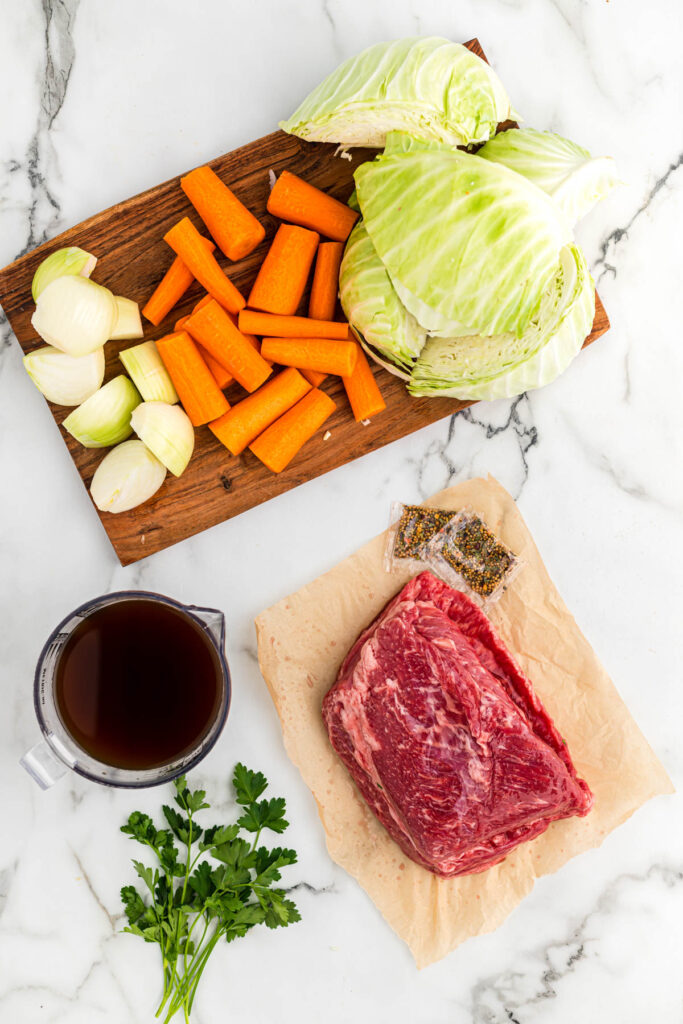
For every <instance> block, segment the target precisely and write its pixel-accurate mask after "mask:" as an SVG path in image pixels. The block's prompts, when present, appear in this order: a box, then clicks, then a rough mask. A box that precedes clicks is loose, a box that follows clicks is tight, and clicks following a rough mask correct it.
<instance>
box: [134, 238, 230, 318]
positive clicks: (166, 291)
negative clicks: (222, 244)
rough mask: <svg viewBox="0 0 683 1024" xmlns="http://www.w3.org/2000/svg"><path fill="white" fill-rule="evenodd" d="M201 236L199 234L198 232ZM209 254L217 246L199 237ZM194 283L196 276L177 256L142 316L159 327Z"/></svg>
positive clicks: (207, 239)
mask: <svg viewBox="0 0 683 1024" xmlns="http://www.w3.org/2000/svg"><path fill="white" fill-rule="evenodd" d="M197 234H199V232H197ZM199 237H200V238H201V240H202V243H203V244H204V245H205V246H206V248H207V250H208V252H210V253H212V252H213V251H214V249H215V248H216V246H215V245H214V244H213V242H212V241H211V239H210V238H204V236H203V235H199ZM193 281H194V274H193V273H192V271H191V270H189V269H188V267H187V266H186V264H185V263H184V261H183V260H181V258H180V256H176V258H175V259H174V260H173V263H172V264H171V266H170V267H169V268H168V270H167V271H166V273H165V274H164V276H163V277H162V279H161V281H160V282H159V284H158V285H157V286H156V288H155V289H154V291H153V293H152V295H151V297H150V299H149V301H148V302H147V303H146V305H144V306H143V307H142V315H143V316H144V317H145V319H146V320H149V322H150V323H151V324H154V326H155V327H158V326H159V324H160V323H161V321H162V320H163V319H164V317H165V316H166V314H167V313H169V312H170V311H171V310H172V309H173V307H174V306H175V304H176V303H177V302H179V301H180V299H181V298H182V297H183V295H184V294H185V292H186V291H187V289H188V288H189V287H190V285H191V284H192V282H193Z"/></svg>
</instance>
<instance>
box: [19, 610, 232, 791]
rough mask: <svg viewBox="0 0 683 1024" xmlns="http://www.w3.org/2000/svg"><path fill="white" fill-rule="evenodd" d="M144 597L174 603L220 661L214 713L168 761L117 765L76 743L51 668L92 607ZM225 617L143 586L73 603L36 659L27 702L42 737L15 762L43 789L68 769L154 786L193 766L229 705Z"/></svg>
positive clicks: (114, 782) (108, 781)
mask: <svg viewBox="0 0 683 1024" xmlns="http://www.w3.org/2000/svg"><path fill="white" fill-rule="evenodd" d="M135 600H146V601H152V602H157V603H160V604H162V605H166V606H167V607H168V608H171V609H174V610H175V611H176V612H178V613H180V614H181V615H182V616H184V617H185V618H187V619H189V620H190V621H191V622H192V623H194V624H195V626H197V627H199V629H200V630H201V632H202V633H203V635H204V637H205V639H206V640H207V641H208V642H209V644H210V645H211V646H212V647H213V650H214V651H215V654H216V657H217V661H218V665H219V667H220V696H219V702H218V707H217V710H216V713H215V715H214V716H213V717H212V719H211V721H210V724H209V726H208V728H207V730H206V732H205V733H204V734H203V735H202V736H201V738H200V739H199V740H198V741H197V743H196V744H195V745H194V746H193V748H192V749H191V750H189V751H187V750H186V751H184V753H183V754H182V755H180V756H178V757H177V758H176V759H175V760H173V761H170V762H169V763H166V764H163V765H160V766H158V767H153V768H145V769H139V770H137V769H130V768H118V767H115V766H113V765H111V764H106V763H105V762H103V761H99V760H98V759H97V758H96V757H93V756H92V755H91V754H89V753H88V752H87V751H86V750H84V749H83V747H82V746H80V745H79V744H78V743H77V742H76V740H75V739H74V738H73V736H72V735H71V733H70V732H69V730H68V729H67V728H66V726H65V724H64V722H63V720H62V717H61V715H60V712H59V708H58V705H57V701H56V698H55V682H56V674H57V673H56V670H57V665H58V664H59V659H60V656H61V654H62V651H63V650H64V647H65V645H66V643H67V641H68V639H69V637H70V636H71V634H72V633H73V631H74V630H75V629H76V628H77V627H78V626H79V625H80V624H81V623H82V622H83V621H84V620H85V619H87V618H88V617H89V616H90V615H92V614H93V612H95V611H99V610H100V609H102V608H106V607H108V606H110V605H113V604H116V603H117V602H124V601H126V602H129V601H135ZM224 648H225V618H224V616H223V613H222V612H220V611H217V610H216V609H214V608H201V607H197V606H196V605H184V604H181V603H179V602H178V601H174V600H173V599H172V598H170V597H165V596H164V595H162V594H155V593H151V592H149V591H144V590H124V591H119V592H117V593H114V594H105V595H103V596H102V597H98V598H95V599H94V600H92V601H88V602H86V603H85V604H82V605H81V606H80V607H78V608H76V610H75V611H73V612H71V613H70V614H69V615H67V616H66V618H64V619H63V620H62V621H61V622H60V623H59V625H58V626H57V627H56V628H55V629H54V630H53V631H52V633H51V635H50V636H49V638H48V640H47V641H46V643H45V646H44V647H43V650H42V652H41V654H40V658H39V659H38V665H37V667H36V673H35V679H34V686H33V704H34V708H35V712H36V717H37V719H38V724H39V726H40V730H41V732H42V734H43V739H42V740H41V741H40V742H39V743H37V744H36V746H34V747H32V748H31V750H29V751H28V753H26V754H25V755H24V756H23V757H22V758H21V762H20V763H21V765H22V766H23V767H24V768H25V769H26V771H27V772H28V773H29V775H31V777H32V778H33V779H34V780H35V782H37V783H38V785H39V786H41V788H42V789H48V788H49V787H50V786H52V785H53V784H54V783H55V782H57V780H58V779H59V778H61V777H62V776H63V775H64V774H65V773H66V772H67V771H69V770H71V771H74V772H76V773H77V774H78V775H82V776H83V777H84V778H86V779H90V780H91V781H92V782H99V783H101V784H102V785H105V786H119V787H123V788H142V787H145V786H156V785H160V784H161V783H164V782H168V781H169V780H170V779H174V778H176V777H177V776H178V775H182V774H183V773H184V772H187V771H189V770H190V769H191V768H193V767H194V766H195V765H196V764H197V763H198V762H199V761H200V760H201V759H202V758H203V757H204V756H205V755H206V754H207V753H208V752H209V750H211V748H212V747H213V745H214V743H215V742H216V740H217V739H218V736H219V735H220V732H221V730H222V728H223V726H224V725H225V721H226V718H227V716H228V710H229V707H230V695H231V682H230V670H229V668H228V664H227V661H226V659H225V650H224Z"/></svg>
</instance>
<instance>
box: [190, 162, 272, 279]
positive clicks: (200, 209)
mask: <svg viewBox="0 0 683 1024" xmlns="http://www.w3.org/2000/svg"><path fill="white" fill-rule="evenodd" d="M180 187H181V188H182V190H183V192H184V193H185V195H186V196H187V198H188V199H189V200H190V202H191V203H192V205H193V206H194V208H195V210H196V211H197V213H198V214H199V216H200V217H201V218H202V220H203V221H204V223H205V224H206V226H207V228H208V229H209V231H210V233H211V236H212V238H214V239H215V240H216V242H217V243H218V245H219V247H220V248H221V249H222V251H223V252H224V253H225V255H226V256H227V257H228V259H229V260H241V259H242V257H243V256H248V254H249V253H250V252H252V251H253V250H254V249H255V248H256V246H257V245H258V244H259V242H261V241H262V240H263V238H264V236H265V233H266V231H265V228H264V227H263V225H262V224H261V223H260V222H259V221H258V220H257V219H256V217H255V216H254V215H253V213H251V212H250V211H249V210H248V209H247V208H246V206H245V205H244V203H241V202H240V200H239V199H238V198H237V196H236V195H235V194H234V193H233V192H231V190H230V189H229V188H228V186H227V185H226V184H225V183H224V182H222V181H221V179H220V178H219V177H218V175H217V174H216V173H215V172H214V171H212V170H211V168H210V167H206V166H204V167H196V168H195V170H194V171H190V173H189V174H186V175H185V176H184V177H183V178H181V179H180Z"/></svg>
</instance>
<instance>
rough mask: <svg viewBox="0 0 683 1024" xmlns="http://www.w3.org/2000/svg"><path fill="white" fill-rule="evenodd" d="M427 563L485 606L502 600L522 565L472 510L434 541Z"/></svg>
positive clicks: (464, 511) (457, 516)
mask: <svg viewBox="0 0 683 1024" xmlns="http://www.w3.org/2000/svg"><path fill="white" fill-rule="evenodd" d="M424 561H425V562H426V564H427V565H428V566H429V568H430V569H432V570H433V571H434V572H435V573H436V574H437V575H438V576H440V577H441V579H442V580H445V581H446V583H448V584H449V585H450V586H452V587H456V588H457V589H458V590H465V591H466V592H467V593H469V594H470V596H471V597H474V598H475V599H478V600H479V602H480V603H484V604H485V603H487V602H489V601H495V600H497V599H498V598H499V597H500V595H501V594H502V593H503V591H504V590H505V588H506V587H507V586H508V585H509V584H510V583H511V582H512V580H513V579H514V577H515V576H516V575H517V573H518V572H519V570H520V569H521V567H522V564H523V561H522V559H521V558H520V557H519V555H515V554H514V552H512V551H510V549H509V548H507V547H506V546H505V545H504V544H503V543H502V542H501V541H500V540H498V538H497V537H496V535H495V534H494V533H492V532H491V530H489V528H488V526H487V525H486V523H484V522H483V520H482V519H480V517H479V516H478V515H477V514H476V512H474V511H473V510H472V509H471V508H465V509H462V510H461V511H459V512H458V513H456V514H455V515H454V516H453V517H452V519H451V520H450V522H449V523H448V524H447V525H446V526H445V527H444V529H443V530H441V531H439V533H437V534H435V535H434V536H433V537H432V538H431V540H430V541H429V543H428V544H427V550H426V551H425V553H424ZM463 584H464V586H463Z"/></svg>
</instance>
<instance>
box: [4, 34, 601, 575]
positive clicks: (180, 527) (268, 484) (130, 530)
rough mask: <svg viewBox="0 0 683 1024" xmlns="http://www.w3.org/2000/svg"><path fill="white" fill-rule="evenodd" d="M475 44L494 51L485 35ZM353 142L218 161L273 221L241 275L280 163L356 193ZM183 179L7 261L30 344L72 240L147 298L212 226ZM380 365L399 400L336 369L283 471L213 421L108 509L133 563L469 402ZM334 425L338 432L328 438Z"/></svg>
mask: <svg viewBox="0 0 683 1024" xmlns="http://www.w3.org/2000/svg"><path fill="white" fill-rule="evenodd" d="M467 46H468V47H469V48H470V49H471V50H473V51H474V52H475V53H478V54H479V55H480V56H482V57H483V56H484V55H483V53H482V50H481V48H480V47H479V44H478V42H477V41H476V40H472V41H471V42H469V43H468V44H467ZM506 127H507V125H506ZM351 152H352V155H353V159H352V160H347V159H343V158H341V157H339V156H335V155H334V153H335V146H333V145H329V144H324V143H308V142H303V141H301V140H300V139H297V138H295V137H294V136H291V135H286V134H285V133H284V132H280V131H278V132H274V133H273V134H272V135H267V136H265V137H264V138H262V139H257V140H256V141H255V142H251V143H249V145H247V146H242V147H240V148H239V149H236V150H233V151H232V152H231V153H226V154H225V155H224V156H221V157H218V158H217V159H216V160H213V161H212V162H211V163H210V166H211V167H212V168H213V169H214V170H215V171H216V173H217V174H218V175H219V176H220V177H221V178H222V179H223V180H224V181H225V182H226V184H228V185H229V186H230V188H231V189H232V190H233V191H234V192H235V194H236V195H237V196H238V197H239V198H240V199H241V200H242V201H243V202H244V203H245V204H246V205H247V207H248V208H249V209H250V210H251V211H252V212H253V213H254V214H256V216H257V217H259V219H260V220H261V221H262V222H263V224H264V226H265V228H266V237H265V240H264V241H263V243H262V244H261V245H260V246H259V247H258V249H256V250H255V251H254V252H253V253H251V254H250V255H249V256H248V257H246V258H245V259H243V260H241V261H240V262H239V263H232V264H231V263H229V262H228V261H227V260H224V259H223V258H222V257H219V261H220V262H221V265H222V266H223V267H224V268H225V270H226V272H227V273H228V275H229V277H230V279H231V280H232V281H233V283H234V284H236V285H237V287H238V288H239V289H240V290H241V291H242V292H243V293H244V294H245V295H247V294H248V293H249V289H250V288H251V285H252V283H253V281H254V279H255V277H256V272H257V270H258V267H259V265H260V263H261V261H262V260H263V257H264V255H265V253H266V251H267V249H268V246H269V245H270V242H271V240H272V238H273V235H274V233H275V230H276V228H277V222H276V221H275V219H274V218H273V217H271V216H270V215H269V214H268V213H267V212H266V201H267V198H268V194H269V171H271V170H272V171H274V172H275V173H276V174H279V173H280V171H283V170H285V169H286V170H288V171H292V172H293V173H294V174H298V175H300V176H301V177H302V178H304V179H305V180H306V181H309V182H310V183H311V184H313V185H315V186H317V187H318V188H321V189H323V190H324V191H325V192H328V193H330V194H331V195H333V196H335V197H337V198H338V199H340V200H342V201H344V202H345V201H346V200H347V199H348V197H349V195H350V194H351V191H352V189H353V172H354V170H355V168H356V167H357V166H358V165H359V164H360V163H362V162H363V161H364V160H367V159H368V158H371V157H372V156H374V152H375V151H373V150H362V149H356V150H352V151H351ZM179 182H180V177H176V178H172V179H171V180H170V181H167V182H165V183H164V184H162V185H157V186H156V187H155V188H152V189H149V190H148V191H147V192H143V193H141V194H140V195H138V196H134V197H133V198H132V199H128V200H126V201H125V202H123V203H119V204H117V205H116V206H113V207H111V208H110V209H108V210H104V211H103V212H102V213H98V214H96V215H95V216H94V217H91V218H89V219H88V220H86V221H83V223H82V224H78V225H76V227H73V228H70V229H69V230H68V231H65V232H63V233H62V234H61V235H59V236H58V237H56V238H53V239H52V240H51V241H49V242H46V243H44V244H43V245H41V246H39V247H38V248H37V249H34V250H33V251H32V252H30V253H28V254H27V255H25V256H22V257H21V258H20V259H18V260H16V261H15V262H14V263H12V264H11V265H10V266H8V267H6V268H5V269H4V270H2V271H0V303H1V304H2V307H3V309H4V311H5V313H6V315H7V318H8V320H9V322H10V324H11V326H12V329H13V331H14V333H15V335H16V337H17V340H18V341H19V344H20V345H21V347H22V349H23V350H24V352H30V351H32V350H33V349H35V348H38V347H40V346H41V345H42V344H43V342H42V341H41V339H40V338H39V337H38V336H37V335H36V333H35V331H34V330H33V328H32V327H31V323H30V319H31V316H32V313H33V310H34V308H35V307H34V304H33V301H32V299H31V281H32V279H33V275H34V273H35V270H36V268H37V266H38V264H39V263H40V262H41V260H43V259H44V258H45V256H46V255H47V254H48V253H49V252H51V251H52V250H53V249H56V248H59V247H60V246H66V245H78V246H81V247H82V248H84V249H87V250H88V251H89V252H92V253H94V254H95V255H96V256H97V257H98V264H97V268H96V271H95V275H94V276H95V279H96V280H97V281H99V282H100V283H102V284H105V285H106V286H107V287H108V288H110V289H111V290H112V291H113V292H114V293H115V294H117V295H125V296H127V297H129V298H131V299H135V301H136V302H139V303H140V306H141V307H142V306H143V305H144V303H145V302H146V301H147V299H148V298H149V296H150V295H151V293H152V291H153V290H154V288H155V287H156V285H157V283H158V281H159V280H160V278H161V277H162V276H163V274H164V272H165V270H166V268H167V267H168V266H169V264H170V262H171V260H172V258H173V253H172V252H171V250H170V249H169V248H168V246H167V245H166V243H165V242H164V241H163V235H164V233H165V232H166V231H168V229H169V228H170V227H172V225H173V224H175V223H176V221H178V220H179V219H180V218H181V217H183V216H186V215H187V216H190V217H191V218H192V220H193V221H194V222H195V223H196V224H197V226H198V227H200V228H202V225H201V222H200V221H199V218H198V217H197V215H196V214H195V212H194V210H193V209H192V207H191V206H190V204H189V203H188V201H187V199H186V198H185V195H184V193H183V191H182V189H181V188H180V183H179ZM201 294H203V292H202V289H201V288H200V287H199V285H196V284H195V285H193V286H192V288H191V289H190V290H189V291H188V292H187V293H186V295H185V297H184V299H183V301H182V302H181V303H179V304H178V306H177V307H176V308H175V309H174V310H172V311H171V313H170V314H169V315H168V317H167V318H166V320H165V321H164V322H163V323H162V324H161V326H160V327H158V328H153V327H152V326H151V324H147V323H145V338H146V339H149V338H159V337H162V336H163V335H164V334H166V333H168V331H170V330H172V327H173V323H174V322H175V320H176V319H178V318H179V317H180V316H182V315H184V314H185V313H187V312H189V310H190V308H191V306H192V305H193V304H194V303H195V302H196V301H197V299H198V298H199V297H200V295H201ZM307 302H308V292H307V293H306V295H305V296H304V299H303V301H302V306H301V309H300V312H301V313H303V314H305V312H306V308H307ZM608 328H609V320H608V318H607V314H606V312H605V309H604V307H603V305H602V303H601V302H600V300H599V298H598V297H597V296H596V314H595V322H594V324H593V329H592V331H591V333H590V335H589V337H588V338H587V339H586V342H585V344H586V345H589V344H590V343H591V342H592V341H595V340H596V338H599V337H600V335H602V334H604V333H605V331H606V330H607V329H608ZM131 344H134V343H133V342H130V341H123V342H109V343H108V344H107V346H106V349H105V352H106V356H107V362H106V375H105V380H110V379H111V378H112V377H114V376H116V375H117V374H118V373H120V372H122V369H123V367H122V364H121V362H120V360H119V358H118V353H119V352H120V351H121V350H122V349H124V348H127V347H129V346H130V345H131ZM374 370H375V373H376V375H377V378H378V383H379V385H380V387H381V390H382V394H383V396H384V398H385V400H386V403H387V409H386V412H384V413H382V414H381V415H380V416H378V417H377V418H376V419H375V420H373V421H372V422H371V423H370V424H369V425H367V426H363V425H362V424H357V423H356V422H355V421H354V420H353V417H352V416H351V413H350V410H349V407H348V402H347V400H346V396H345V394H344V389H343V386H342V383H341V380H339V379H338V378H332V377H328V378H327V380H326V381H325V382H324V384H323V385H322V387H323V389H324V390H325V391H327V392H328V393H329V394H330V395H331V397H332V398H333V399H334V400H335V401H336V403H337V411H336V412H335V413H334V414H333V416H332V417H331V418H330V419H329V420H328V421H327V423H326V424H325V427H324V429H323V430H322V431H320V432H319V433H318V435H316V437H314V438H313V440H312V441H310V442H309V443H308V444H307V445H306V446H305V447H304V448H303V450H302V451H301V452H300V453H299V455H298V456H297V457H296V458H295V459H294V460H293V462H292V463H291V464H290V465H289V466H288V467H287V469H286V470H285V471H284V472H283V473H280V474H279V475H275V474H273V473H270V472H269V471H268V470H267V469H266V468H265V467H264V466H263V465H262V464H261V463H260V462H259V461H258V460H257V459H256V458H255V456H253V455H252V454H251V453H250V452H249V451H246V452H244V454H243V455H241V456H239V457H234V456H232V455H230V453H229V452H228V451H227V450H226V449H225V448H224V447H223V446H222V445H221V444H220V443H219V442H218V441H217V440H216V439H215V438H214V436H213V434H212V433H211V432H210V431H209V429H208V427H200V428H198V429H197V431H196V446H195V453H194V455H193V457H192V460H191V462H190V465H189V467H188V469H187V471H186V472H185V473H184V474H183V476H182V477H180V478H179V479H176V478H175V477H172V476H171V475H170V474H169V475H168V476H167V478H166V482H165V483H164V485H163V487H162V488H161V490H160V491H159V492H158V493H157V494H156V495H155V497H154V498H152V500H151V501H149V502H147V503H146V504H145V505H142V506H140V507H139V508H136V509H133V510H132V511H130V512H124V513H121V514H119V515H111V514H109V513H100V512H97V514H98V515H99V517H100V520H101V521H102V525H103V526H104V529H105V530H106V532H107V535H108V537H109V539H110V541H111V543H112V545H113V547H114V550H115V551H116V553H117V555H118V557H119V560H120V561H121V564H122V565H128V564H130V563H131V562H135V561H137V560H138V559H140V558H144V557H146V556H147V555H150V554H153V553H154V552H156V551H161V550H163V549H164V548H166V547H169V546H170V545H171V544H175V543H177V542H178V541H181V540H184V539H185V538H187V537H191V536H192V535H194V534H196V533H199V532H201V531H202V530H206V529H207V528H208V527H210V526H214V525H216V524H217V523H221V522H223V521H225V520H226V519H231V518H232V517H233V516H236V515H239V514H240V513H241V512H246V511H247V510H248V509H250V508H253V507H254V506H255V505H259V504H261V503H262V502H264V501H268V500H269V499H270V498H273V497H275V496H276V495H277V494H282V493H283V492H284V491H288V490H290V489H291V488H292V487H296V486H298V484H301V483H304V482H305V481H307V480H311V479H313V478H314V477H317V476H321V475H322V474H323V473H327V472H329V471H330V470H332V469H335V468H337V467H338V466H341V465H344V464H345V463H347V462H351V461H352V460H353V459H357V458H359V457H360V456H361V455H365V454H367V453H368V452H371V451H374V450H375V449H377V448H381V447H382V446H383V445H385V444H389V443H390V442H391V441H396V440H397V439H398V438H401V437H404V436H405V435H406V434H410V433H412V432H413V431H415V430H419V429H420V428H421V427H424V426H427V425H428V424H430V423H434V422H435V421H436V420H439V419H442V418H443V417H446V416H452V415H453V413H455V412H457V411H458V410H459V409H463V408H465V406H466V405H467V404H469V403H465V402H458V401H456V400H454V399H449V398H431V399H430V398H411V397H410V396H409V395H408V394H407V392H406V390H405V386H404V384H403V383H402V382H401V381H400V380H398V379H397V378H396V377H393V376H392V375H391V374H389V373H387V372H386V371H384V370H382V369H380V368H379V367H375V368H374ZM241 394H242V392H241V390H240V389H239V388H236V387H234V386H233V388H231V389H228V391H227V395H228V398H229V399H231V400H235V401H236V400H238V399H239V397H240V396H241ZM50 408H51V411H52V414H53V416H54V418H55V421H56V422H57V423H58V424H61V422H62V420H63V419H65V417H66V416H67V415H68V413H69V411H70V410H68V409H63V408H60V407H57V406H51V407H50ZM60 429H61V428H60ZM326 430H329V431H330V433H331V436H330V438H329V440H327V441H323V440H322V437H323V434H324V432H325V431H326ZM62 436H63V437H64V440H65V442H66V444H67V446H68V448H69V451H70V453H71V456H72V458H73V461H74V463H75V465H76V468H77V469H78V472H79V474H80V476H81V479H82V480H83V483H84V484H85V486H86V487H89V486H90V481H91V480H92V476H93V473H94V472H95V469H96V467H97V465H98V463H99V462H100V460H101V459H102V457H103V453H102V451H101V450H99V451H98V450H88V449H85V448H82V447H81V446H80V445H79V444H78V443H77V442H76V441H75V440H74V439H73V438H72V437H71V436H70V435H68V434H67V433H66V432H65V431H63V430H62ZM93 507H94V506H93ZM95 511H97V510H95Z"/></svg>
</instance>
